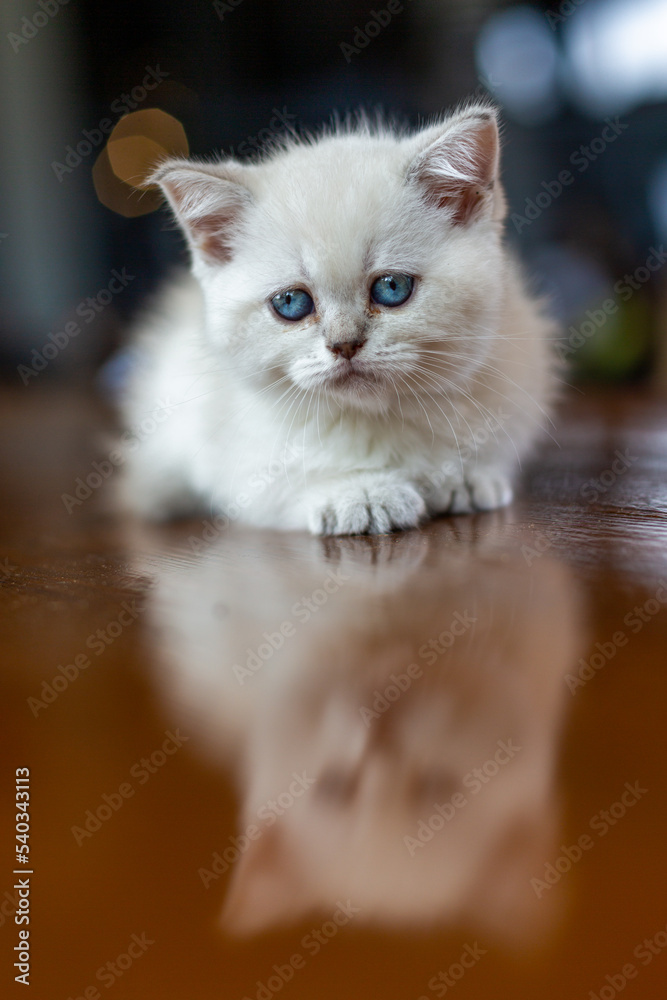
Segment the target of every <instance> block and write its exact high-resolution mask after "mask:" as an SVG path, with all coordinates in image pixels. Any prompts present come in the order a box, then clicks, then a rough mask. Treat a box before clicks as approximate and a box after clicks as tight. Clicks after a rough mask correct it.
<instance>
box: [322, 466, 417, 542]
mask: <svg viewBox="0 0 667 1000" xmlns="http://www.w3.org/2000/svg"><path fill="white" fill-rule="evenodd" d="M425 516H426V504H425V503H424V501H423V499H422V498H421V496H420V495H419V493H418V492H417V490H416V489H415V488H414V486H411V485H410V484H409V483H404V482H400V481H396V480H395V479H393V478H391V477H377V478H371V479H350V480H346V481H344V482H342V483H336V484H333V485H331V487H330V488H329V489H328V490H327V491H326V493H325V492H324V490H320V491H318V493H317V494H316V495H312V496H311V497H310V498H309V501H308V527H309V528H310V530H311V531H312V532H313V534H315V535H380V534H384V533H385V532H388V531H394V530H395V529H400V528H414V527H416V525H418V524H419V522H420V521H421V520H422V519H423V518H424V517H425Z"/></svg>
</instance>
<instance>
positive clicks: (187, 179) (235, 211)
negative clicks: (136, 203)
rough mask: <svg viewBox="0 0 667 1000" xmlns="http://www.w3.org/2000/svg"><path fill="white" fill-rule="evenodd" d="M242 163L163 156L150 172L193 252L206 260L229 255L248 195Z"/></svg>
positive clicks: (220, 261)
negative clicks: (165, 158)
mask: <svg viewBox="0 0 667 1000" xmlns="http://www.w3.org/2000/svg"><path fill="white" fill-rule="evenodd" d="M241 171H242V167H240V166H239V165H237V164H234V163H233V162H232V163H230V164H224V163H221V164H214V165H213V164H211V165H209V164H203V163H191V162H190V161H189V160H167V161H166V162H165V163H163V164H162V165H161V166H160V167H158V169H157V170H156V171H155V173H154V174H153V175H152V176H151V178H150V181H151V182H152V183H153V184H159V186H160V187H161V188H162V191H163V192H164V195H165V197H166V199H167V201H168V202H169V204H170V205H171V207H172V209H173V211H174V214H175V216H176V218H177V219H178V222H179V223H180V225H181V228H182V229H183V231H184V232H185V235H186V236H187V238H188V242H189V244H190V246H191V248H192V250H193V252H195V253H198V254H199V255H200V256H201V257H203V258H204V260H206V261H207V262H208V263H209V264H223V263H225V262H226V261H228V260H230V259H231V256H232V246H233V236H234V232H235V230H236V228H237V226H238V222H239V220H240V218H241V215H242V213H243V211H244V209H245V208H247V206H248V205H249V204H250V201H251V195H250V192H249V191H248V189H247V188H246V187H245V186H244V185H243V184H242V183H240V174H241Z"/></svg>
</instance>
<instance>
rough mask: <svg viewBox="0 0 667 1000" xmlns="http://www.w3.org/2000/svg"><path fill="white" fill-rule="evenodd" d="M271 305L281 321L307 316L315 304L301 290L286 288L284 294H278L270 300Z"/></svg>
mask: <svg viewBox="0 0 667 1000" xmlns="http://www.w3.org/2000/svg"><path fill="white" fill-rule="evenodd" d="M271 305H272V306H273V308H274V309H275V310H276V312H277V313H278V315H279V316H282V317H283V319H289V320H294V321H296V320H298V319H303V317H304V316H308V315H309V314H310V313H311V312H312V311H313V310H314V308H315V304H314V302H313V300H312V298H311V297H310V295H309V294H308V292H304V290H303V289H302V288H288V289H287V291H286V292H278V294H277V295H274V296H273V298H272V299H271Z"/></svg>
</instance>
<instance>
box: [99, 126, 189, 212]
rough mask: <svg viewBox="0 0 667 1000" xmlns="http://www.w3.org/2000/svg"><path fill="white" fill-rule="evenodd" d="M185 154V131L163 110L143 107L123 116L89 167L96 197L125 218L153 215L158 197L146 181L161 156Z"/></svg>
mask: <svg viewBox="0 0 667 1000" xmlns="http://www.w3.org/2000/svg"><path fill="white" fill-rule="evenodd" d="M188 152H189V147H188V140H187V136H186V134H185V129H184V128H183V126H182V125H181V123H180V122H179V121H178V119H176V118H174V117H173V116H172V115H169V114H167V113H166V111H161V110H160V109H158V108H146V109H145V110H142V111H135V112H132V113H131V114H129V115H125V116H124V117H123V118H121V119H120V121H119V122H118V124H117V125H116V126H115V128H114V129H113V131H112V132H111V134H110V136H109V139H108V141H107V144H106V146H105V148H104V149H103V150H102V152H101V153H100V155H99V157H98V158H97V162H96V163H95V166H94V167H93V184H94V185H95V191H96V193H97V197H98V198H99V200H100V201H101V202H102V204H103V205H105V206H106V207H107V208H109V209H111V211H112V212H117V213H118V214H119V215H124V216H126V217H127V218H133V217H135V216H139V215H147V214H148V213H149V212H154V211H155V210H156V208H158V207H159V206H160V204H161V202H162V196H161V195H160V193H159V192H158V191H157V190H156V189H155V188H154V187H153V186H152V185H151V184H150V183H149V182H148V180H147V179H148V178H149V177H150V175H151V173H152V171H153V170H154V169H155V167H156V166H157V164H158V163H160V161H161V160H163V159H164V158H165V157H167V156H187V155H188Z"/></svg>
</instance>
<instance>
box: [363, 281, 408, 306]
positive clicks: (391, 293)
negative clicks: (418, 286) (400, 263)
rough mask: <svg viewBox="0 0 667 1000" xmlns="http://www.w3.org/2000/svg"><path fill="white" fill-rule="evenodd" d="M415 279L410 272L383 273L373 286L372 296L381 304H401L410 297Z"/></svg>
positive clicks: (374, 300)
mask: <svg viewBox="0 0 667 1000" xmlns="http://www.w3.org/2000/svg"><path fill="white" fill-rule="evenodd" d="M414 283H415V279H414V278H413V277H412V276H411V275H409V274H383V275H382V277H381V278H378V279H377V281H374V282H373V284H372V286H371V298H372V300H373V302H377V303H378V305H381V306H400V305H403V303H404V302H407V300H408V299H409V298H410V295H411V294H412V288H413V285H414Z"/></svg>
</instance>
